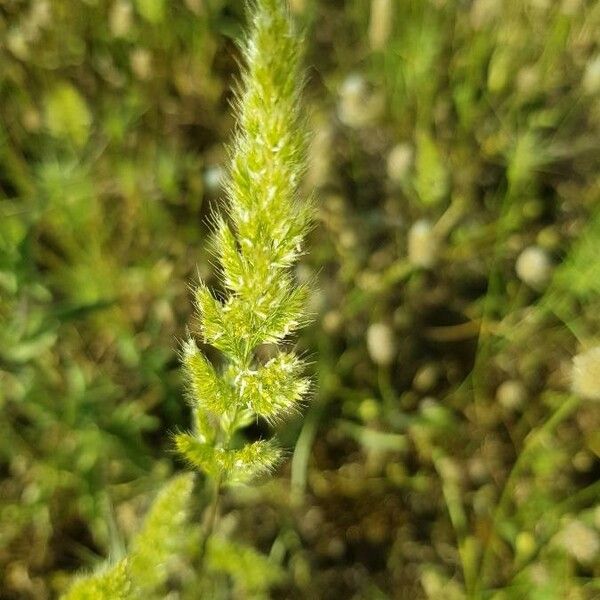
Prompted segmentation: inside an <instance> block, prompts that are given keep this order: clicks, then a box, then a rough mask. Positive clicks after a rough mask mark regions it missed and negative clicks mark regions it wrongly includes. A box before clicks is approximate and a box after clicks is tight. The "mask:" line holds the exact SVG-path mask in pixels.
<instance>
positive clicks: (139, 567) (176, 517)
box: [128, 473, 194, 598]
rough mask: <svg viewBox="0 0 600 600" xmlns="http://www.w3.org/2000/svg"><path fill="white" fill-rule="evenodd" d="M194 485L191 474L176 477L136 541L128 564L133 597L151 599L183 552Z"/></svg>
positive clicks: (161, 493)
mask: <svg viewBox="0 0 600 600" xmlns="http://www.w3.org/2000/svg"><path fill="white" fill-rule="evenodd" d="M193 485H194V479H193V474H191V473H187V474H185V475H179V476H177V477H174V478H173V479H172V480H171V481H170V482H169V483H168V484H167V485H166V486H165V487H164V488H163V489H162V490H161V491H160V492H159V494H158V496H157V497H156V499H155V500H154V502H153V504H152V506H151V507H150V510H149V512H148V514H147V515H146V518H145V520H144V524H143V526H142V529H141V530H140V531H139V532H138V534H137V535H136V536H135V538H134V539H133V541H132V543H131V549H130V553H129V561H128V562H129V572H130V576H131V579H132V581H133V584H134V588H135V595H133V598H142V597H147V594H148V593H149V592H152V591H154V590H157V589H159V588H160V586H161V585H163V584H164V582H165V581H166V579H167V576H168V565H169V560H170V559H172V558H173V557H174V556H177V555H178V551H179V549H180V545H181V544H180V542H181V540H182V538H183V535H182V534H183V525H184V523H185V521H186V520H187V515H188V507H189V500H190V496H191V493H192V487H193Z"/></svg>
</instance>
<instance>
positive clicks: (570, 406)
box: [473, 396, 581, 598]
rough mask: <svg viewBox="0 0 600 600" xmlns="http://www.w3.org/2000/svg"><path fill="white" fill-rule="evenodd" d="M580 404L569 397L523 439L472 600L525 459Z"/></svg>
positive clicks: (478, 591) (479, 587) (496, 513)
mask: <svg viewBox="0 0 600 600" xmlns="http://www.w3.org/2000/svg"><path fill="white" fill-rule="evenodd" d="M580 402H581V399H580V398H579V397H578V396H570V397H569V398H568V399H567V400H566V401H565V402H564V403H563V404H562V405H561V406H560V407H559V408H558V409H557V410H556V411H555V412H554V413H553V414H552V416H551V417H550V418H549V419H548V420H547V421H546V422H545V423H544V424H543V425H542V426H541V427H540V428H539V429H536V430H535V431H532V432H531V433H530V434H529V435H528V436H527V437H526V438H525V443H524V445H523V449H522V450H521V452H520V453H519V456H518V457H517V460H516V461H515V464H514V465H513V467H512V469H511V471H510V473H509V475H508V478H507V479H506V482H505V483H504V487H503V489H502V493H501V495H500V499H499V500H498V504H497V505H496V509H495V510H494V514H493V517H492V530H491V533H490V536H489V538H488V539H487V540H486V543H485V546H484V550H483V558H482V559H481V568H480V569H479V577H478V581H477V586H476V588H475V593H474V595H473V598H480V597H481V593H482V588H483V585H484V583H485V578H486V575H487V573H488V571H489V568H490V563H491V560H492V547H493V543H492V542H493V540H494V537H495V535H496V531H497V529H498V525H499V523H500V520H501V519H502V518H503V517H504V515H505V513H506V509H507V505H508V502H509V500H510V495H511V492H512V490H513V488H514V485H513V484H514V483H515V480H516V478H517V477H518V475H519V474H520V473H521V471H522V470H523V468H524V467H525V466H526V464H527V463H526V459H527V458H529V454H530V453H531V451H532V450H533V449H534V448H535V447H536V446H537V444H538V443H539V442H541V441H543V440H544V438H545V437H546V436H548V435H549V434H550V433H552V431H554V429H556V427H557V426H558V425H559V424H560V423H561V422H562V421H564V420H565V419H566V418H567V417H569V416H570V415H571V414H572V413H573V412H574V411H575V410H576V409H577V407H578V406H579V404H580Z"/></svg>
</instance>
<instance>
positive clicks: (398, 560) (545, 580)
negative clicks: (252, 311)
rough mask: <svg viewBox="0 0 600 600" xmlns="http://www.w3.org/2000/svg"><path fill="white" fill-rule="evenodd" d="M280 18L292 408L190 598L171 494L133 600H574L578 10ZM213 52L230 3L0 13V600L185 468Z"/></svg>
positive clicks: (581, 120)
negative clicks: (310, 215) (303, 134)
mask: <svg viewBox="0 0 600 600" xmlns="http://www.w3.org/2000/svg"><path fill="white" fill-rule="evenodd" d="M291 9H292V11H293V13H294V14H295V16H296V18H297V20H298V23H299V26H301V27H303V28H304V29H305V32H306V58H305V64H306V69H307V73H306V75H307V77H306V79H307V82H306V90H305V107H306V111H305V112H306V118H307V121H308V124H309V128H310V131H311V139H312V142H311V149H310V153H309V168H308V171H307V174H306V177H305V188H306V194H307V195H308V194H309V193H310V191H311V190H315V194H316V204H317V207H318V216H317V225H316V227H315V229H314V231H313V232H312V233H311V235H310V239H309V242H308V245H307V246H308V254H307V255H306V256H305V257H303V259H302V262H301V264H300V266H299V267H298V269H297V277H298V279H299V280H303V281H304V280H311V278H312V279H313V280H314V281H315V282H316V284H315V289H314V293H313V295H312V298H311V302H310V304H311V306H310V310H311V312H312V313H313V315H314V321H313V324H312V325H311V326H309V327H308V328H306V329H305V330H304V331H303V333H302V334H301V336H300V339H299V340H298V341H297V346H298V348H299V350H300V351H301V352H302V353H303V354H304V355H306V356H307V357H308V358H309V360H310V371H311V376H312V378H313V383H314V391H313V394H312V397H311V399H310V401H309V402H308V403H307V406H306V407H305V410H304V412H303V414H302V415H298V416H296V417H294V418H292V419H290V420H288V421H286V422H285V423H282V424H279V425H278V426H277V428H276V433H277V436H278V438H279V440H280V441H281V443H282V444H283V445H284V447H285V448H286V449H287V453H288V459H287V460H286V461H285V462H284V464H283V465H282V467H281V468H280V469H279V470H278V472H277V473H276V476H275V477H274V478H273V479H272V480H269V481H265V482H264V483H263V484H262V485H255V486H251V487H246V488H234V489H232V490H230V491H229V492H228V493H227V494H226V496H225V499H224V501H223V503H222V506H221V518H220V522H219V526H218V527H219V531H220V532H221V534H222V535H223V536H225V537H227V538H228V539H230V540H232V544H233V543H235V544H236V545H235V546H233V545H232V546H231V548H228V547H225V548H224V550H223V551H222V552H221V555H220V556H218V557H217V559H215V560H214V564H213V565H212V567H211V568H212V570H213V571H214V572H213V573H212V574H211V575H209V577H210V578H211V582H210V583H207V582H206V581H204V582H203V581H201V579H202V577H204V578H206V577H207V575H206V573H205V574H204V575H201V574H200V573H199V572H198V569H196V568H194V564H195V562H194V556H195V552H197V547H198V540H199V536H198V533H199V528H200V524H201V522H202V513H203V509H204V507H205V506H206V502H207V498H206V493H205V486H204V482H203V480H202V477H199V479H198V481H197V484H196V487H195V490H194V493H193V497H192V519H191V523H190V524H189V525H185V526H182V527H181V528H180V530H178V531H169V532H165V535H167V534H168V535H172V536H173V537H175V538H177V539H178V540H179V543H178V544H177V551H173V556H172V557H171V558H170V562H169V569H170V571H169V572H170V576H169V579H168V580H167V582H166V583H165V584H164V585H163V587H162V588H160V589H159V590H157V591H156V597H157V598H169V599H172V600H174V599H177V598H190V599H193V598H198V597H200V595H199V593H200V592H199V590H200V589H210V590H211V591H210V592H204V595H203V596H202V597H205V598H242V599H243V598H268V597H272V598H286V599H288V598H315V599H320V598H324V599H328V598H331V599H338V598H340V599H341V598H344V599H346V598H356V599H359V598H360V599H362V598H365V599H371V598H373V599H380V598H382V599H383V598H393V599H395V598H398V599H403V598H411V599H431V600H460V599H467V598H469V599H477V600H483V599H488V598H489V599H493V600H513V599H515V600H516V599H523V600H529V599H531V600H588V599H594V598H600V504H599V498H600V478H599V475H600V461H599V457H600V404H598V402H594V401H586V400H584V399H580V398H578V397H576V396H574V395H573V394H572V393H571V391H570V369H571V363H572V358H573V356H574V355H576V354H578V353H580V352H582V351H584V350H585V349H587V348H590V347H593V346H597V345H598V344H599V343H600V329H599V326H600V295H599V294H600V177H599V170H598V166H599V162H600V160H599V158H600V4H599V3H598V2H595V1H593V0H589V1H586V0H473V1H470V0H372V1H368V0H348V1H346V2H344V1H342V0H294V1H293V2H292V3H291ZM245 25H246V14H245V9H244V3H243V2H242V1H238V0H185V1H184V0H172V1H169V0H4V1H3V2H1V3H0V598H2V599H3V600H16V599H47V598H54V597H57V596H58V595H60V593H62V592H64V591H65V589H66V588H67V586H68V584H69V582H70V581H71V579H72V578H73V576H74V575H76V574H78V573H80V572H82V571H86V570H90V569H93V568H96V567H97V566H98V565H100V564H102V563H103V562H104V561H106V560H111V561H115V560H118V559H119V558H120V557H121V556H123V555H124V553H125V552H126V549H127V547H128V545H129V543H130V540H131V539H132V538H133V537H134V536H135V533H136V532H137V531H138V530H139V528H140V526H141V523H142V521H143V517H144V515H145V514H146V511H147V509H148V507H149V505H150V504H151V502H152V499H153V498H154V497H155V496H156V494H157V492H158V491H159V490H160V489H161V488H163V487H164V485H165V482H167V481H168V480H169V479H170V478H171V477H172V475H173V474H175V473H177V472H181V471H184V470H185V469H186V467H185V465H184V464H182V462H181V461H180V460H179V459H178V458H177V457H176V455H175V453H174V451H173V445H172V435H173V434H174V433H175V432H177V431H180V430H184V429H186V428H188V427H189V426H190V411H189V408H188V406H187V405H186V402H185V395H184V390H183V385H182V384H183V378H182V373H181V369H180V364H179V352H180V344H181V340H183V339H184V337H185V335H186V331H187V330H188V329H191V330H192V331H197V330H198V324H197V323H195V322H193V320H192V313H193V307H192V301H191V296H192V294H191V291H190V286H192V285H193V284H194V283H196V282H197V281H198V277H199V276H200V277H202V278H204V279H205V280H206V281H207V282H208V284H209V285H216V284H217V281H216V278H215V268H214V264H213V260H212V258H211V256H210V254H209V248H208V246H209V244H208V242H209V235H210V215H211V213H212V212H213V211H215V210H221V209H222V208H223V207H224V206H225V204H224V195H223V189H222V184H223V181H224V177H226V170H227V143H228V142H229V141H230V140H231V139H232V134H233V131H234V118H233V114H232V108H231V102H232V101H233V99H234V90H235V86H236V81H237V79H236V77H237V75H238V73H239V50H238V46H237V42H238V41H239V40H240V36H241V35H242V32H243V31H244V28H245ZM597 377H600V374H598V375H597ZM592 384H593V382H592ZM596 385H600V382H596ZM599 395H600V393H599ZM266 432H267V428H266V426H265V425H264V424H262V423H257V424H256V425H253V426H251V427H250V428H249V429H248V431H247V436H248V438H249V439H256V438H259V437H262V436H263V435H265V434H266ZM250 549H253V550H250ZM234 550H235V551H234ZM257 553H260V555H259V554H257ZM202 586H205V587H202ZM206 586H208V588H207V587H206Z"/></svg>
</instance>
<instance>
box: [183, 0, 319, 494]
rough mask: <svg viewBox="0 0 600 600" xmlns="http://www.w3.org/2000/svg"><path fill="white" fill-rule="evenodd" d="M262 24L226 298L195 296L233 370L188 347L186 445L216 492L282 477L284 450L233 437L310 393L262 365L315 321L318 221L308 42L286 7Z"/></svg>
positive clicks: (205, 332)
mask: <svg viewBox="0 0 600 600" xmlns="http://www.w3.org/2000/svg"><path fill="white" fill-rule="evenodd" d="M251 16H252V29H251V34H250V36H249V38H248V39H247V40H246V42H245V44H244V46H243V56H244V59H245V64H246V68H245V71H244V73H243V76H242V81H241V83H242V85H241V89H240V91H239V93H238V95H237V100H236V103H235V108H236V111H237V115H238V129H237V132H236V135H235V139H234V142H233V144H232V149H231V153H230V157H231V167H230V174H229V179H228V183H227V186H226V190H227V198H228V209H227V215H226V216H221V215H219V216H217V217H216V218H215V226H216V227H215V228H216V231H215V237H214V254H215V256H216V258H217V260H218V262H219V265H220V275H221V279H222V283H223V286H224V288H225V297H224V299H221V298H217V297H215V295H214V294H213V293H211V291H209V289H208V288H207V286H206V285H205V284H204V283H200V285H199V287H198V289H197V290H196V306H197V311H198V315H199V319H200V322H201V326H202V337H203V340H202V341H203V342H204V343H205V344H207V345H210V346H213V347H214V348H216V349H217V350H219V351H220V353H221V354H222V356H223V359H224V360H223V367H222V368H221V369H217V368H215V367H214V366H213V364H212V363H211V362H210V361H209V360H208V358H207V357H206V356H205V355H204V354H203V352H202V351H201V350H199V349H198V347H197V345H196V343H195V342H194V341H193V340H191V339H190V340H188V341H187V342H186V343H185V344H184V347H183V363H184V368H185V371H186V374H187V377H188V381H189V396H190V400H191V404H192V407H193V411H194V416H195V431H194V432H193V433H181V434H178V435H177V436H176V439H175V442H176V446H177V449H178V450H179V452H181V453H182V454H183V455H184V456H185V458H186V459H187V460H188V461H189V462H190V463H191V464H192V465H193V466H194V467H196V468H198V469H200V470H202V471H204V472H205V473H206V474H208V475H209V476H211V477H213V478H215V480H216V481H217V482H218V484H217V488H218V487H219V485H220V484H221V483H232V482H243V481H247V480H249V479H251V478H253V477H254V476H257V475H261V474H263V473H266V472H269V471H270V470H272V469H273V467H274V466H275V465H276V463H277V462H278V460H279V458H280V455H281V451H280V449H279V448H278V447H277V446H276V444H275V443H274V442H273V440H259V441H256V442H253V443H248V444H245V445H242V446H241V447H240V446H239V445H237V446H236V444H235V438H234V435H235V433H236V431H238V430H239V429H240V428H242V427H244V426H246V425H247V424H248V423H250V422H251V421H252V420H255V419H256V418H258V417H261V418H263V419H265V420H266V421H268V422H270V423H272V422H275V421H277V420H278V419H280V418H282V417H284V416H285V415H286V414H287V413H290V412H292V411H294V410H295V409H297V407H298V404H299V402H301V400H302V398H303V397H304V395H305V394H306V392H307V390H308V388H309V382H308V380H307V379H305V378H303V377H302V375H301V373H302V369H303V364H302V361H301V360H300V358H299V357H298V356H296V355H295V354H294V353H293V352H291V351H288V350H284V349H282V348H281V346H279V347H278V350H277V352H276V354H275V356H274V357H273V358H271V359H270V360H268V361H267V362H261V361H260V360H259V359H258V358H257V354H256V350H257V348H258V347H259V346H261V345H263V344H279V345H281V343H282V342H284V340H285V339H286V338H287V337H288V336H289V335H290V334H292V333H293V332H294V331H296V330H297V329H298V328H299V327H301V326H302V325H303V324H304V323H305V322H306V320H307V318H306V313H305V303H306V299H307V292H308V290H307V288H306V287H305V286H303V285H297V284H296V282H295V280H294V277H293V275H292V273H291V267H292V266H293V265H294V264H295V262H296V261H297V259H298V257H299V255H300V254H301V253H302V243H303V239H304V236H305V234H306V232H307V230H308V228H309V227H310V223H311V217H312V209H311V204H310V202H306V201H301V200H300V199H299V197H298V187H299V182H300V179H301V176H302V174H303V171H304V168H305V142H306V139H305V137H306V136H305V133H304V130H303V128H302V127H301V124H302V123H301V119H300V114H299V94H300V88H301V86H300V85H299V82H301V79H302V77H301V75H300V72H299V63H300V49H301V40H300V37H299V36H298V35H297V34H296V33H295V32H294V29H293V26H292V23H291V20H290V18H289V15H288V12H287V10H286V7H285V3H284V2H281V1H280V0H256V2H254V3H252V4H251Z"/></svg>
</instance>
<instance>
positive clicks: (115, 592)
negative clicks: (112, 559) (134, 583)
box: [62, 559, 132, 600]
mask: <svg viewBox="0 0 600 600" xmlns="http://www.w3.org/2000/svg"><path fill="white" fill-rule="evenodd" d="M131 591H132V587H131V579H130V577H129V570H128V563H127V560H126V559H124V560H122V561H120V562H118V563H116V564H115V565H113V566H110V567H108V568H104V569H102V570H100V571H98V572H97V573H94V574H93V575H89V576H87V577H81V578H80V579H78V580H77V581H75V583H73V585H72V586H71V588H70V589H69V591H68V592H67V593H66V594H64V595H63V596H62V600H129V598H131Z"/></svg>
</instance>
